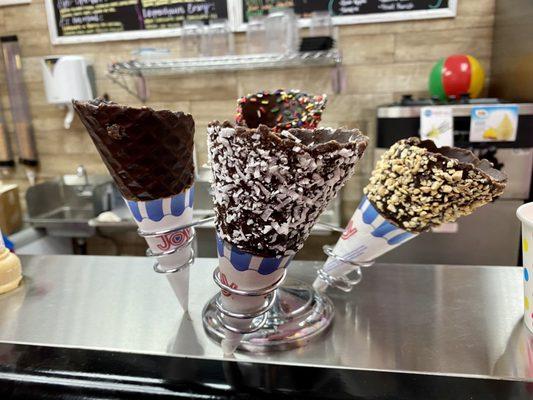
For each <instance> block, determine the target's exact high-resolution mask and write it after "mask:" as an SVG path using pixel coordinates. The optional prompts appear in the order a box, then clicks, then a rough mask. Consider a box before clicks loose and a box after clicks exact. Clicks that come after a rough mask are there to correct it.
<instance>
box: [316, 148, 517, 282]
mask: <svg viewBox="0 0 533 400" xmlns="http://www.w3.org/2000/svg"><path fill="white" fill-rule="evenodd" d="M506 180H507V178H506V176H505V174H503V173H502V172H500V171H498V170H496V169H494V168H492V165H491V164H490V163H489V162H488V161H487V160H480V159H478V158H477V157H476V156H475V155H474V154H473V153H472V152H470V151H468V150H464V149H459V148H454V147H442V148H437V147H436V146H435V144H434V143H433V142H432V141H430V140H426V141H421V140H420V139H418V138H409V139H406V140H401V141H399V142H397V143H396V144H394V145H393V146H392V147H391V148H390V149H389V150H388V151H387V152H385V153H384V154H383V156H382V157H381V160H380V161H378V163H377V164H376V167H375V168H374V171H373V172H372V176H371V177H370V182H369V183H368V185H367V186H366V188H365V189H364V192H365V194H366V197H364V198H363V200H362V201H361V204H360V205H359V207H358V208H357V209H356V211H355V213H354V215H353V216H352V218H351V219H350V221H349V223H348V226H347V227H346V229H345V231H344V233H343V234H342V236H341V238H340V239H339V241H338V242H337V244H336V246H335V248H334V250H333V252H334V254H336V255H337V256H340V257H342V258H343V259H345V260H349V261H352V262H366V261H371V260H373V259H375V258H376V257H379V256H380V255H382V254H384V253H386V252H388V251H390V250H391V249H393V248H395V247H397V246H399V245H400V244H402V243H405V242H406V241H407V240H409V239H412V238H413V237H415V236H416V235H418V234H419V233H421V232H423V231H426V230H428V229H430V228H432V227H435V226H439V225H441V224H443V223H446V222H453V221H455V220H456V219H457V218H459V217H460V216H463V215H468V214H471V213H472V212H473V211H474V210H475V209H476V208H479V207H481V206H483V205H485V204H487V203H489V202H491V201H493V200H494V199H496V198H497V197H498V196H500V195H501V194H502V193H503V191H504V189H505V184H506ZM351 269H353V268H351V267H350V265H349V264H348V263H345V262H342V261H341V260H338V259H335V258H333V257H329V258H328V260H327V261H326V263H325V264H324V271H325V272H327V273H328V274H329V275H330V276H333V277H339V276H342V275H344V274H345V273H347V272H349V271H350V270H351ZM314 286H315V289H324V288H325V287H326V283H325V282H324V281H322V280H321V279H320V278H318V279H317V280H316V281H315V284H314Z"/></svg>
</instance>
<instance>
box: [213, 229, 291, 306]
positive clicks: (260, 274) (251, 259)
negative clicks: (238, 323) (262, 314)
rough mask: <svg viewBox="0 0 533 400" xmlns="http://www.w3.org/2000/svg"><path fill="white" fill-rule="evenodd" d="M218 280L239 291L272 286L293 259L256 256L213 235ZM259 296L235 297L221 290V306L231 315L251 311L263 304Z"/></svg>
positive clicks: (289, 257)
mask: <svg viewBox="0 0 533 400" xmlns="http://www.w3.org/2000/svg"><path fill="white" fill-rule="evenodd" d="M217 253H218V263H219V264H218V266H219V269H220V280H221V281H222V282H223V283H225V284H226V285H228V286H230V287H232V288H235V289H242V290H259V289H263V288H266V287H268V286H271V285H273V284H274V283H276V282H277V281H278V280H279V279H280V278H281V277H282V275H283V272H284V269H285V268H287V266H288V265H289V263H290V262H291V260H292V258H293V256H292V255H291V256H285V257H259V256H255V255H252V254H249V253H246V252H243V251H241V250H239V249H238V248H237V247H235V246H232V245H231V244H229V243H226V242H224V241H223V240H221V239H220V238H219V237H218V236H217ZM264 301H265V298H264V297H261V296H257V297H251V296H238V295H233V294H231V293H229V292H226V291H222V303H223V305H224V306H225V307H227V308H228V310H230V311H233V312H253V311H255V310H257V309H258V308H260V307H261V306H262V305H263V304H264Z"/></svg>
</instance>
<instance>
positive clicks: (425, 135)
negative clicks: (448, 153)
mask: <svg viewBox="0 0 533 400" xmlns="http://www.w3.org/2000/svg"><path fill="white" fill-rule="evenodd" d="M420 138H421V139H422V140H426V139H429V140H433V141H434V142H435V144H436V145H437V146H439V147H441V146H450V147H451V146H453V114H452V108H451V107H422V108H421V109H420Z"/></svg>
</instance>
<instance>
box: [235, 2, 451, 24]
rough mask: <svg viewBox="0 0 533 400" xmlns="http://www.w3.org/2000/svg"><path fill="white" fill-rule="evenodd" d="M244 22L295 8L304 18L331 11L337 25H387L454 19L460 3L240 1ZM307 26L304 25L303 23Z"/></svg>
mask: <svg viewBox="0 0 533 400" xmlns="http://www.w3.org/2000/svg"><path fill="white" fill-rule="evenodd" d="M241 1H242V12H243V16H242V21H243V22H245V23H246V22H248V20H249V18H252V17H254V16H257V15H266V14H268V13H269V12H272V11H275V10H279V9H283V8H292V9H294V11H295V13H296V14H298V15H299V16H300V17H302V18H304V19H305V18H308V17H309V16H310V14H311V13H312V12H315V11H324V12H329V14H330V15H331V16H332V17H333V22H334V23H335V24H353V23H365V22H387V21H396V20H407V19H426V18H442V17H453V16H455V12H456V11H455V10H456V7H457V0H241ZM303 25H304V26H305V23H304V24H303Z"/></svg>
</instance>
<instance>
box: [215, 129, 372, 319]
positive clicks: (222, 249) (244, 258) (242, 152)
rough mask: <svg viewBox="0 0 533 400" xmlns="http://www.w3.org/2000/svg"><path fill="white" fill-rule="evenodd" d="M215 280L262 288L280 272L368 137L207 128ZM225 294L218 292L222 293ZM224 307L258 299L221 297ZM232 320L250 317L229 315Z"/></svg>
mask: <svg viewBox="0 0 533 400" xmlns="http://www.w3.org/2000/svg"><path fill="white" fill-rule="evenodd" d="M208 142H209V156H210V162H211V168H212V171H213V184H212V189H213V196H214V205H215V214H216V228H217V234H218V237H219V247H218V253H219V262H220V264H219V268H220V273H221V279H225V280H226V282H225V283H226V284H228V285H231V286H232V287H234V288H244V289H249V290H252V289H254V290H257V289H263V288H265V287H269V286H271V285H273V284H275V283H276V282H277V281H278V280H279V279H281V278H282V276H283V272H284V269H285V268H286V267H287V265H288V263H289V262H290V260H291V259H292V257H293V256H294V255H295V254H296V252H297V251H298V250H300V248H301V247H302V246H303V243H304V241H305V239H306V238H307V237H308V236H309V233H310V231H311V228H312V226H313V225H314V224H315V222H316V220H317V219H318V217H319V216H320V214H321V213H322V212H323V211H324V209H325V208H326V206H327V205H328V203H329V202H330V200H332V199H333V198H334V197H335V196H336V195H337V193H338V191H339V189H340V188H341V187H342V185H343V184H344V183H345V182H346V180H347V179H348V178H349V177H350V176H351V175H352V174H353V172H354V169H355V165H356V163H357V161H358V160H359V158H360V157H361V156H362V154H363V152H364V150H365V148H366V145H367V138H366V137H365V136H363V135H362V134H361V133H360V132H359V131H358V130H348V129H337V130H334V129H330V128H325V129H316V130H306V129H290V130H288V131H282V132H281V133H279V134H278V133H275V132H274V130H272V129H270V128H268V127H267V126H264V125H260V126H259V127H258V128H257V129H248V128H245V127H240V126H237V127H234V126H232V125H231V124H230V123H228V122H226V123H224V124H220V123H219V122H213V123H211V124H210V125H209V126H208ZM223 294H224V293H223ZM222 301H223V304H224V305H225V306H226V307H227V308H228V309H229V310H231V311H236V312H251V311H253V310H256V309H257V308H259V307H260V306H261V304H263V303H264V299H261V298H250V297H244V296H235V295H227V296H226V295H224V296H222ZM232 322H233V323H235V324H237V325H239V324H240V325H241V327H242V325H243V324H246V323H249V321H248V322H246V321H232Z"/></svg>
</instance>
